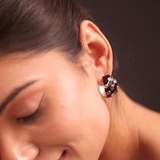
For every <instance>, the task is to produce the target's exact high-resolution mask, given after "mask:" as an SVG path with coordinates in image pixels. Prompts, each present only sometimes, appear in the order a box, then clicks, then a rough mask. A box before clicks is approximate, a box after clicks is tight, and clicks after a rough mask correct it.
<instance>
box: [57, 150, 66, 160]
mask: <svg viewBox="0 0 160 160" xmlns="http://www.w3.org/2000/svg"><path fill="white" fill-rule="evenodd" d="M65 155H66V151H64V152H63V153H62V155H61V157H60V158H59V159H58V160H64V158H65Z"/></svg>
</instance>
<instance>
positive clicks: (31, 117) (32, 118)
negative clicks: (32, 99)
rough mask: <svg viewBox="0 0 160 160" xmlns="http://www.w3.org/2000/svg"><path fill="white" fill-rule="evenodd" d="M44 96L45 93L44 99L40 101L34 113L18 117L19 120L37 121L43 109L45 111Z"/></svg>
mask: <svg viewBox="0 0 160 160" xmlns="http://www.w3.org/2000/svg"><path fill="white" fill-rule="evenodd" d="M43 98H44V95H43V96H42V99H41V101H40V103H39V106H38V108H37V110H36V111H35V112H34V113H32V114H30V115H28V116H25V117H20V118H17V121H19V122H22V123H29V122H35V121H36V120H37V119H38V118H39V117H40V116H42V114H43V111H44V109H43V107H42V101H43Z"/></svg>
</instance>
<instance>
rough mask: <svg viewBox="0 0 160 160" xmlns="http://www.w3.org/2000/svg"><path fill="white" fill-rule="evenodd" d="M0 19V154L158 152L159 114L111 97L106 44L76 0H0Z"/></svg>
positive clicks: (137, 159) (7, 157) (98, 157)
mask: <svg viewBox="0 0 160 160" xmlns="http://www.w3.org/2000/svg"><path fill="white" fill-rule="evenodd" d="M0 22H1V24H0V55H1V58H0V60H1V61H0V88H1V90H0V95H1V96H0V160H107V159H109V160H117V159H118V160H143V159H145V160H159V159H160V153H159V149H160V145H159V141H160V137H159V134H160V129H159V127H158V126H159V124H160V116H159V114H158V113H155V112H153V111H150V110H148V109H146V108H144V107H143V106H140V105H139V104H137V103H136V102H134V101H132V100H131V99H129V98H128V97H127V95H126V94H125V93H124V92H123V90H122V89H120V90H119V91H118V93H117V94H116V95H115V96H113V95H114V94H115V93H116V92H117V89H118V86H117V83H116V81H115V79H112V78H111V77H109V76H108V75H112V72H113V55H112V49H111V47H110V44H109V42H108V41H107V39H106V38H105V37H104V35H103V34H102V33H101V32H100V30H99V29H98V28H97V27H96V25H95V24H94V23H92V22H91V18H90V16H89V15H88V13H87V11H86V10H85V9H84V8H83V7H82V6H81V5H80V4H79V3H78V2H77V1H76V0H11V1H8V0H0ZM99 86H101V87H99ZM99 88H100V89H99ZM101 89H103V90H101ZM101 91H102V92H101ZM104 91H106V92H104ZM106 97H111V98H106Z"/></svg>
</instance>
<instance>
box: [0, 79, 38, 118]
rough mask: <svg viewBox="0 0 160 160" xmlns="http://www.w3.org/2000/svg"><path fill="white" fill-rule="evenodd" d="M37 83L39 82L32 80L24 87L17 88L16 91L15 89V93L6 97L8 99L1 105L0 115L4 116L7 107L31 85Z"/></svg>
mask: <svg viewBox="0 0 160 160" xmlns="http://www.w3.org/2000/svg"><path fill="white" fill-rule="evenodd" d="M35 82H37V80H32V81H29V82H27V83H25V84H24V85H22V86H20V87H17V88H15V89H13V91H12V92H11V93H10V94H9V95H8V96H7V97H6V99H5V100H4V101H3V102H2V103H1V105H0V115H1V114H2V112H3V111H4V110H5V108H6V107H7V105H8V104H9V103H10V102H11V101H12V100H13V99H14V98H15V97H16V96H17V95H18V94H19V93H20V92H21V91H22V90H24V89H25V88H27V87H29V86H30V85H32V84H34V83H35Z"/></svg>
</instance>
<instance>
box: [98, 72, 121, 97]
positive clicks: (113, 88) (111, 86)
mask: <svg viewBox="0 0 160 160" xmlns="http://www.w3.org/2000/svg"><path fill="white" fill-rule="evenodd" d="M99 89H100V92H101V94H102V95H103V96H104V97H106V98H109V97H113V96H114V95H115V94H116V93H117V92H118V90H119V87H118V84H117V80H116V79H114V78H113V77H111V76H110V75H106V76H104V77H103V84H101V85H100V86H99Z"/></svg>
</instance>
